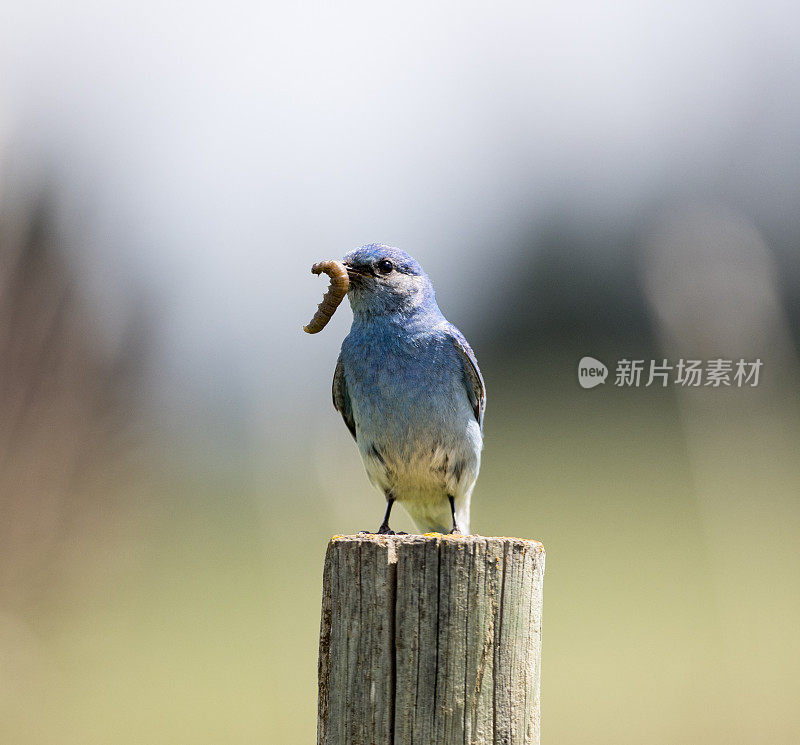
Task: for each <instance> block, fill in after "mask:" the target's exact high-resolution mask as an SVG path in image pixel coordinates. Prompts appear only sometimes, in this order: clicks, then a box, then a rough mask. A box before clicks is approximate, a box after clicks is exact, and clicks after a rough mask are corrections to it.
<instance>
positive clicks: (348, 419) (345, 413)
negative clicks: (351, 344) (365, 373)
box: [332, 355, 356, 440]
mask: <svg viewBox="0 0 800 745" xmlns="http://www.w3.org/2000/svg"><path fill="white" fill-rule="evenodd" d="M332 393H333V408H334V409H336V411H338V412H339V413H340V414H341V415H342V419H344V423H345V424H346V425H347V429H349V430H350V434H351V435H353V439H354V440H355V439H356V421H355V419H353V407H352V406H351V404H350V394H349V393H348V392H347V381H346V380H345V379H344V367H342V357H341V355H339V359H338V360H337V362H336V370H334V372H333V390H332Z"/></svg>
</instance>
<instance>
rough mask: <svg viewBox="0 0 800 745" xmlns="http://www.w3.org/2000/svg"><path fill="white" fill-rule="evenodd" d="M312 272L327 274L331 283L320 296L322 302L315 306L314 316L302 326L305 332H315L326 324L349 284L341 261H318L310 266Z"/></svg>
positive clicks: (342, 298)
mask: <svg viewBox="0 0 800 745" xmlns="http://www.w3.org/2000/svg"><path fill="white" fill-rule="evenodd" d="M311 273H312V274H323V273H325V274H327V275H328V276H329V277H330V278H331V285H330V287H329V288H328V291H327V292H326V293H325V294H324V295H323V296H322V302H321V303H320V304H319V307H318V308H317V312H316V313H315V314H314V317H313V318H312V319H311V320H310V321H309V322H308V325H307V326H303V331H305V332H306V333H307V334H317V333H319V332H320V331H322V329H324V328H325V327H326V326H327V325H328V321H330V320H331V316H333V314H334V313H335V312H336V309H337V308H338V307H339V303H341V302H342V300H344V296H345V295H346V294H347V288H348V287H349V286H350V279H349V278H348V276H347V269H345V268H344V264H342V262H341V261H336V260H335V259H331V260H330V261H320V262H319V263H318V264H314V266H312V267H311Z"/></svg>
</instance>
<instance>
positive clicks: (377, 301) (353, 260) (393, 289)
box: [342, 243, 436, 316]
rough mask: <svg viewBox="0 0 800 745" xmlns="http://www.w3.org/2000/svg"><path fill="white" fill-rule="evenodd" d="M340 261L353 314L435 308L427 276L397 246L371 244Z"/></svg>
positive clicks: (388, 312) (382, 313)
mask: <svg viewBox="0 0 800 745" xmlns="http://www.w3.org/2000/svg"><path fill="white" fill-rule="evenodd" d="M342 263H343V264H344V266H345V267H346V269H347V274H348V277H349V278H350V289H349V290H348V293H347V294H348V297H349V298H350V306H351V307H352V308H353V313H354V314H355V315H357V316H358V315H370V316H375V315H391V314H407V313H414V312H415V311H418V310H428V309H433V308H436V300H435V297H434V292H433V285H432V284H431V281H430V279H428V275H427V274H425V272H424V271H423V270H422V267H421V266H420V265H419V264H418V263H417V261H416V260H415V259H412V258H411V257H410V256H409V255H408V254H407V253H406V252H405V251H401V250H400V249H399V248H392V247H391V246H384V245H382V244H377V243H373V244H370V245H367V246H362V247H361V248H357V249H355V250H353V251H350V253H348V254H347V255H346V256H345V257H344V259H343V260H342Z"/></svg>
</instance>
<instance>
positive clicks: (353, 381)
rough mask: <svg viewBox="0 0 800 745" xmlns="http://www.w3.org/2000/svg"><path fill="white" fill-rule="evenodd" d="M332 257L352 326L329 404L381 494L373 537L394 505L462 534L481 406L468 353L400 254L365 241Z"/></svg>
mask: <svg viewBox="0 0 800 745" xmlns="http://www.w3.org/2000/svg"><path fill="white" fill-rule="evenodd" d="M342 263H343V264H344V266H345V267H346V269H347V274H348V277H349V280H350V286H349V289H348V292H347V295H348V297H349V298H350V305H351V307H352V309H353V325H352V327H351V329H350V333H349V334H348V335H347V337H346V338H345V340H344V342H343V343H342V349H341V353H340V355H339V360H338V362H337V363H336V371H335V373H334V376H333V405H334V406H335V407H336V409H337V411H339V412H340V413H341V415H342V418H343V419H344V423H345V424H346V425H347V428H348V429H349V430H350V433H351V434H352V435H353V437H354V438H355V441H356V443H357V444H358V449H359V452H360V453H361V459H362V460H363V461H364V467H365V468H366V471H367V476H368V477H369V480H370V481H371V482H372V484H373V486H375V487H376V488H377V489H379V490H380V492H381V493H382V494H383V495H384V496H385V497H386V502H387V505H386V515H385V516H384V518H383V523H382V524H381V526H380V528H379V529H378V533H381V534H392V533H393V531H392V530H390V528H389V515H390V513H391V511H392V505H393V504H394V503H395V502H401V503H402V504H403V506H404V507H405V508H406V510H407V511H408V513H409V514H410V515H411V517H412V518H413V520H414V522H415V523H416V526H417V528H418V529H419V530H420V532H423V533H426V532H439V533H448V532H452V533H468V532H469V503H470V497H471V495H472V489H473V487H474V486H475V480H476V479H477V478H478V470H479V468H480V464H481V448H482V446H483V412H484V409H485V408H486V391H485V388H484V384H483V376H482V375H481V372H480V370H479V368H478V362H477V360H476V359H475V355H474V353H473V352H472V349H471V348H470V346H469V344H468V343H467V340H466V339H465V338H464V337H463V335H462V334H461V332H460V331H459V330H458V329H457V328H456V327H455V326H453V325H452V324H451V323H449V322H448V321H447V319H446V318H445V317H444V316H443V315H442V312H441V311H440V310H439V306H438V305H437V304H436V299H435V297H434V291H433V285H432V284H431V281H430V279H428V276H427V275H426V274H425V272H424V271H423V270H422V267H421V266H420V265H419V264H418V263H417V262H416V261H415V260H414V259H412V258H411V257H410V256H409V255H408V254H406V253H404V252H403V251H401V250H400V249H397V248H391V247H389V246H384V245H377V244H373V245H368V246H362V247H361V248H358V249H356V250H354V251H351V252H350V253H348V254H347V255H346V256H345V257H344V259H343V262H342Z"/></svg>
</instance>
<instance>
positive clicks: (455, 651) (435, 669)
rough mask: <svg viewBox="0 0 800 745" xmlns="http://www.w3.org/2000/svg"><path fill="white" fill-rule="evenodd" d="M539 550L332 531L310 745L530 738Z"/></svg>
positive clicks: (520, 544)
mask: <svg viewBox="0 0 800 745" xmlns="http://www.w3.org/2000/svg"><path fill="white" fill-rule="evenodd" d="M544 559H545V554H544V548H543V547H542V544H541V543H538V542H537V541H526V540H521V539H518V538H485V537H483V536H442V535H438V534H435V535H426V536H419V535H408V536H378V535H366V534H363V535H353V536H335V537H334V538H332V539H331V542H330V544H329V546H328V552H327V555H326V557H325V570H324V578H323V599H322V623H321V630H320V650H319V712H318V713H319V721H318V735H317V742H318V745H394V744H396V745H488V744H489V743H491V744H492V745H538V743H539V682H540V664H541V622H542V580H543V574H544Z"/></svg>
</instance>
